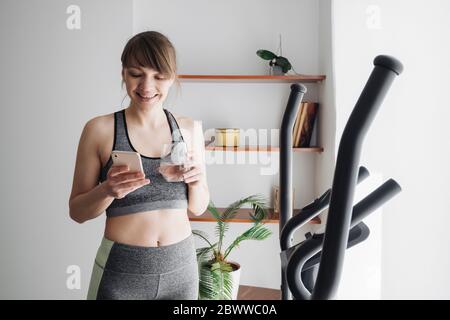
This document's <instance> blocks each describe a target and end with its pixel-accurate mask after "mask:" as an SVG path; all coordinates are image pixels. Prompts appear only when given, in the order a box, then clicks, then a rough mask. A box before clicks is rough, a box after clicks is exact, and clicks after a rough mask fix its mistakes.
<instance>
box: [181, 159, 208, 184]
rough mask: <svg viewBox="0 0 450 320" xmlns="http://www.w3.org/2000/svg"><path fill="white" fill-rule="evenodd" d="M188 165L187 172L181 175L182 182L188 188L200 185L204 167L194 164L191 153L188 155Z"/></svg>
mask: <svg viewBox="0 0 450 320" xmlns="http://www.w3.org/2000/svg"><path fill="white" fill-rule="evenodd" d="M188 163H190V165H189V168H188V170H186V172H184V173H183V180H184V182H186V183H187V184H188V185H189V186H190V187H195V186H197V185H201V183H202V182H203V178H204V166H202V165H201V164H199V163H198V162H195V161H194V159H193V156H192V153H191V152H189V154H188Z"/></svg>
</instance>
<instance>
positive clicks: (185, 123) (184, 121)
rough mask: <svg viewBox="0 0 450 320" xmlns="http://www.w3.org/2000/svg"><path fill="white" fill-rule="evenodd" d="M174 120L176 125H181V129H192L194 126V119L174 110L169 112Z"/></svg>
mask: <svg viewBox="0 0 450 320" xmlns="http://www.w3.org/2000/svg"><path fill="white" fill-rule="evenodd" d="M170 113H171V114H172V115H173V117H174V118H175V120H176V121H177V123H178V125H179V126H180V127H181V129H185V130H192V129H193V128H194V122H195V121H194V119H192V118H191V117H188V116H185V115H182V114H179V113H176V112H172V111H171V112H170Z"/></svg>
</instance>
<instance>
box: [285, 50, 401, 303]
mask: <svg viewBox="0 0 450 320" xmlns="http://www.w3.org/2000/svg"><path fill="white" fill-rule="evenodd" d="M374 65H375V67H374V69H373V71H372V73H371V75H370V77H369V79H368V81H367V83H366V85H365V87H364V89H363V91H362V93H361V95H360V97H359V99H358V101H357V102H356V105H355V107H354V109H353V111H352V113H351V115H350V117H349V120H348V122H347V124H346V126H345V128H344V131H343V134H342V137H341V141H340V144H339V150H338V155H337V160H336V168H335V171H334V177H333V185H332V188H331V193H330V194H329V197H330V200H329V201H330V206H329V211H328V219H327V224H326V229H325V234H324V240H323V246H322V244H321V247H323V249H322V254H321V262H320V266H319V271H318V274H317V279H316V282H315V285H314V288H313V289H312V293H311V294H310V293H309V292H308V290H306V289H305V287H304V286H303V285H302V284H301V279H300V280H299V272H298V271H299V270H301V268H302V267H301V266H300V265H303V264H304V263H305V262H306V261H307V260H308V259H309V258H311V257H312V256H313V255H314V254H315V253H317V252H318V251H315V250H316V249H317V248H312V247H311V248H309V246H312V245H310V244H308V242H307V241H306V242H305V243H304V245H302V246H301V247H299V248H298V249H299V250H297V251H296V252H295V254H294V255H293V256H292V257H291V259H293V260H292V262H291V261H289V265H290V267H289V273H288V274H289V278H288V279H286V274H284V272H283V273H282V286H281V289H282V298H283V299H286V297H288V295H289V290H288V288H287V285H286V282H287V281H289V284H290V285H291V286H290V287H291V291H292V292H293V294H294V296H295V297H296V298H298V299H329V298H331V297H333V296H334V294H335V292H336V290H337V286H338V282H339V279H340V276H341V273H342V266H343V261H344V255H345V250H346V246H347V239H348V235H349V230H350V224H351V221H352V204H353V198H354V191H355V185H356V182H357V174H358V167H359V161H360V155H361V148H362V145H363V140H364V137H365V135H366V133H367V130H368V129H369V127H370V125H371V123H372V121H373V119H374V118H375V115H376V113H377V111H378V109H379V107H380V105H381V103H382V101H383V99H384V97H385V95H386V93H387V91H388V89H389V88H390V86H391V84H392V82H393V80H394V78H395V77H396V76H397V75H399V74H400V73H401V72H402V70H403V66H402V64H401V63H400V61H398V60H397V59H395V58H393V57H390V56H385V55H380V56H377V57H376V58H375V60H374ZM305 92H306V88H305V87H304V86H302V85H299V84H294V85H292V86H291V93H290V96H289V100H288V104H287V106H286V111H285V113H284V116H283V120H282V124H281V130H280V131H281V132H280V239H283V243H282V245H283V246H289V244H290V238H291V231H292V230H293V229H294V227H295V225H294V224H292V225H289V224H288V229H287V230H288V231H289V232H286V233H285V234H284V235H283V234H282V230H283V228H284V227H285V225H286V224H287V222H288V221H289V220H290V218H291V217H292V212H293V208H292V174H291V173H292V129H293V125H294V120H295V117H296V114H297V111H298V107H299V105H300V101H301V100H302V98H303V95H304V93H305ZM387 186H388V187H386V188H385V189H382V191H380V192H385V193H386V194H385V195H383V194H380V193H375V195H376V197H377V198H376V201H375V200H372V202H374V203H376V205H381V204H382V203H384V202H383V201H381V200H380V199H384V196H391V195H393V194H395V193H396V192H398V191H399V190H400V187H399V186H398V184H396V183H395V181H393V180H392V181H391V182H389V183H388V184H387ZM322 200H324V199H322ZM323 205H324V202H323V203H322V206H323ZM319 209H320V208H319ZM369 211H371V210H370V208H369V207H367V208H365V209H364V210H362V209H361V212H369ZM319 212H320V211H319ZM310 214H312V213H310ZM297 223H298V221H297ZM318 250H319V251H320V248H319V249H318ZM297 252H299V253H297ZM312 252H314V253H312ZM311 253H312V254H311ZM302 254H303V255H302ZM305 254H306V255H305ZM299 266H300V267H299ZM295 272H296V273H295ZM297 286H298V288H297Z"/></svg>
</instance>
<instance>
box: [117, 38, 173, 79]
mask: <svg viewBox="0 0 450 320" xmlns="http://www.w3.org/2000/svg"><path fill="white" fill-rule="evenodd" d="M120 59H121V61H122V68H128V67H132V66H141V67H147V68H151V69H154V70H156V71H158V72H159V73H161V74H162V75H163V76H164V77H170V78H171V77H175V82H176V83H177V85H178V86H179V81H178V79H177V77H176V74H177V62H176V53H175V48H174V46H173V45H172V43H171V42H170V40H169V39H168V38H167V37H166V36H165V35H163V34H161V33H159V32H157V31H145V32H141V33H138V34H136V35H134V36H133V37H132V38H131V39H130V40H128V42H127V44H126V45H125V48H124V49H123V52H122V56H121V58H120ZM123 84H124V80H123V79H122V87H123Z"/></svg>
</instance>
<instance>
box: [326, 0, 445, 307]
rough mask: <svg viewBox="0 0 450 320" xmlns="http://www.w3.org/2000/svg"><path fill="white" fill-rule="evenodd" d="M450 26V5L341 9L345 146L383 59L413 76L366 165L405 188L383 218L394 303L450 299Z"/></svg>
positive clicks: (377, 128)
mask: <svg viewBox="0 0 450 320" xmlns="http://www.w3.org/2000/svg"><path fill="white" fill-rule="evenodd" d="M449 18H450V3H449V2H448V1H445V0H442V1H439V0H433V1H387V0H385V1H380V0H370V1H368V0H345V1H344V0H335V1H334V10H333V21H334V46H335V50H334V66H335V85H336V106H337V108H336V109H337V112H336V115H337V119H336V129H337V130H336V136H337V137H340V135H341V133H342V129H343V126H344V125H345V122H346V120H347V117H348V115H349V112H350V111H351V109H352V108H353V106H354V103H355V102H356V99H357V98H358V96H359V94H360V92H361V90H362V87H363V86H364V84H365V82H366V80H367V77H368V75H369V73H370V71H371V69H372V67H373V65H372V61H373V58H374V57H375V56H376V55H377V54H391V55H393V56H395V57H397V58H398V59H400V60H401V61H402V62H403V64H404V66H405V70H404V73H403V74H402V75H401V76H400V77H398V79H396V80H395V82H394V84H393V86H392V88H391V90H390V92H389V93H388V95H387V97H386V99H385V102H384V104H383V105H382V107H381V108H380V111H379V114H378V115H377V117H376V119H375V120H374V123H373V126H372V128H371V129H370V131H369V133H368V135H367V138H366V143H365V145H364V148H363V155H362V159H361V162H362V164H365V165H367V167H368V169H369V171H371V173H372V174H376V175H378V176H380V177H381V178H382V180H383V181H385V180H386V179H388V178H390V177H392V178H394V179H395V180H396V181H398V182H399V184H400V185H401V186H402V188H403V192H402V193H401V194H400V195H398V196H397V197H396V198H395V199H393V200H392V201H390V202H389V203H387V204H386V205H385V206H384V207H383V209H382V212H380V213H381V215H380V216H381V217H382V233H381V243H382V259H381V297H382V298H384V299H448V298H450V275H449V272H448V270H450V254H449V252H450V250H449V249H450V248H449V244H450V235H449V232H448V231H447V229H448V228H447V225H448V224H449V223H450V215H449V214H448V213H449V208H448V201H446V200H447V198H448V194H449V191H450V190H449V187H448V180H449V177H450V171H449V170H448V165H447V164H448V163H449V162H450V161H449V160H450V159H449V156H450V154H449V152H448V151H447V150H446V147H445V145H446V143H445V140H444V137H446V136H448V135H449V134H450V132H449V130H450V129H449V126H448V121H447V119H448V117H449V108H448V106H449V103H448V97H447V96H448V94H447V92H448V72H449V71H450V62H449V60H448V57H449V56H450V45H449V44H450V40H449V39H450V37H449V30H450V19H449ZM378 21H379V23H378ZM372 241H373V240H372ZM375 254H376V251H375ZM365 255H366V254H365ZM361 267H364V265H361ZM365 268H369V266H368V265H365ZM343 280H344V281H345V279H343Z"/></svg>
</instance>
